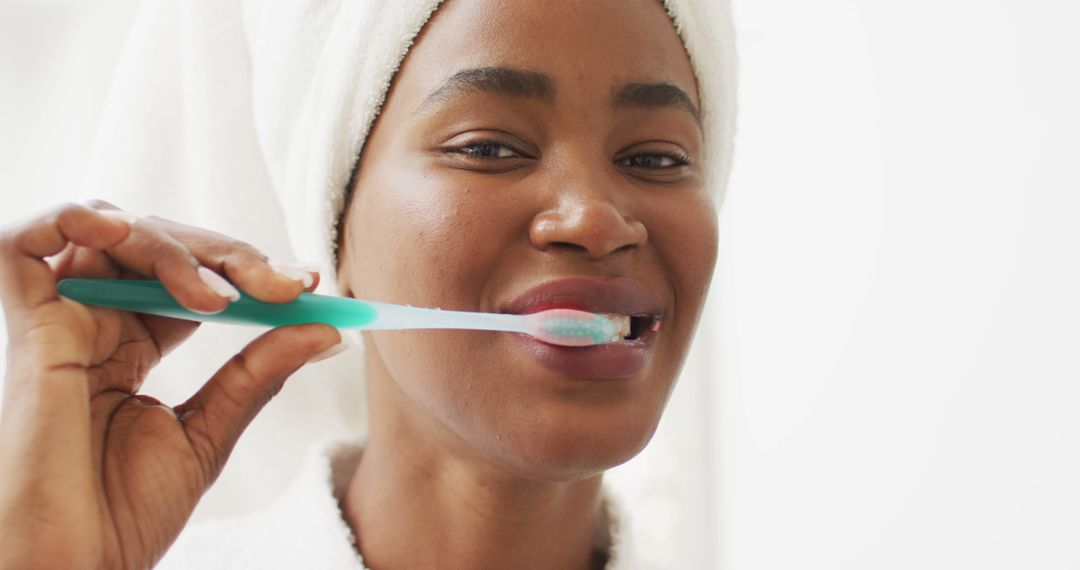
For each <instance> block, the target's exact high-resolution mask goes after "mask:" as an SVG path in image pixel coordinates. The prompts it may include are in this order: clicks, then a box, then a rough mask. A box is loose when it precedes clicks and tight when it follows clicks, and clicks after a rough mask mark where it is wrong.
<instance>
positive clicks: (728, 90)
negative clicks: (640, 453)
mask: <svg viewBox="0 0 1080 570" xmlns="http://www.w3.org/2000/svg"><path fill="white" fill-rule="evenodd" d="M441 1H442V0H276V1H271V0H239V1H233V2H222V1H221V0H146V2H145V3H144V4H142V5H141V7H140V13H139V16H138V17H137V18H136V20H135V24H134V27H133V29H132V32H131V35H130V37H129V39H128V44H127V46H126V49H125V54H124V56H123V57H122V59H121V61H120V62H118V65H117V67H116V71H115V76H114V79H113V84H112V88H111V90H110V94H109V97H108V99H107V102H106V106H105V108H104V110H103V114H102V118H101V121H100V125H99V134H98V139H97V141H96V144H95V150H94V153H93V155H92V156H91V157H90V160H89V162H88V170H87V172H86V176H85V178H84V183H83V185H82V187H81V194H82V196H83V197H84V198H88V197H102V198H105V199H107V200H110V201H112V202H114V203H116V204H117V205H118V206H121V207H123V208H126V209H128V210H130V211H134V212H136V213H139V214H159V215H162V216H164V217H168V218H170V219H174V220H177V221H181V222H183V223H187V224H192V225H197V226H201V227H206V228H210V229H214V230H217V231H220V232H222V233H225V234H227V235H230V236H233V237H236V238H238V239H241V240H244V241H247V242H249V243H251V244H253V245H255V246H257V247H258V248H259V249H261V250H262V251H264V252H265V253H267V254H268V255H270V256H271V257H276V258H279V259H282V260H285V261H288V260H290V259H300V260H303V261H306V262H312V263H316V264H319V265H320V266H322V269H323V280H322V284H321V285H320V289H319V290H320V292H323V293H330V294H336V293H338V291H337V287H336V272H335V266H334V264H335V257H334V255H335V251H334V244H335V242H336V236H335V230H336V222H337V219H338V217H339V215H340V214H341V208H342V205H343V201H344V195H345V191H346V185H347V183H348V180H349V176H350V174H351V173H352V169H353V166H354V165H355V161H356V159H357V157H358V156H359V153H360V151H361V147H362V145H363V142H364V140H365V139H366V137H367V134H368V131H369V130H370V128H371V126H372V124H373V122H374V120H375V118H376V116H377V113H378V110H379V108H380V105H381V103H382V101H383V99H384V97H385V96H386V91H387V89H388V86H389V84H390V81H391V79H392V77H393V74H394V72H395V71H396V70H397V69H398V67H399V66H400V64H401V63H402V61H403V59H404V57H405V55H406V54H407V52H408V49H409V47H410V45H411V43H412V41H413V40H414V39H415V37H416V35H417V34H418V33H419V31H420V30H421V28H422V27H423V25H424V23H425V22H426V21H427V20H428V18H429V17H430V16H431V14H432V13H433V12H434V11H435V10H436V9H437V8H438V5H439V4H440V3H441ZM451 1H452V0H451ZM522 1H526V0H522ZM537 1H540V0H537ZM662 1H663V3H664V4H665V6H666V7H667V9H668V13H669V14H670V15H671V17H672V20H673V21H674V23H675V26H676V29H677V30H678V31H679V33H680V36H681V37H682V38H683V41H684V44H685V45H686V49H687V52H688V54H689V56H690V59H691V62H692V64H693V66H694V70H695V73H696V75H697V79H698V89H699V95H700V97H701V101H702V109H701V111H702V120H703V126H704V130H705V141H706V156H705V159H704V160H705V163H706V176H707V180H708V182H709V184H711V186H712V189H713V191H714V194H715V196H716V202H717V204H718V205H719V204H720V203H722V200H723V195H724V191H725V188H726V185H727V178H728V174H729V171H730V167H731V157H732V147H733V138H734V115H735V52H734V35H733V30H732V22H731V15H730V6H729V0H662ZM283 228H284V229H285V231H282V229H283ZM212 327H213V326H212ZM253 336H254V333H253V332H251V331H250V330H249V329H242V328H236V327H214V329H213V334H212V336H207V335H204V334H202V333H200V335H196V337H195V338H194V339H192V340H191V341H189V342H188V343H187V344H185V345H184V346H183V347H181V348H180V349H179V350H178V351H177V352H176V353H174V355H172V356H171V357H170V358H168V359H166V361H165V362H164V363H163V364H162V365H161V366H160V367H159V368H158V369H156V370H155V371H154V373H153V374H152V378H151V379H150V381H149V382H148V386H147V389H148V390H150V391H151V392H152V393H154V394H155V395H157V396H160V397H161V398H162V399H163V401H166V402H168V403H171V404H176V403H179V402H180V401H183V399H186V398H187V396H189V395H190V394H191V393H192V392H194V390H195V389H197V388H198V387H199V386H200V385H201V384H202V382H203V381H205V379H206V378H207V377H209V374H210V372H212V370H213V369H214V368H216V367H217V366H218V365H220V363H222V362H224V361H225V360H226V359H227V358H228V356H230V355H231V354H232V353H233V352H235V351H236V350H237V349H238V348H239V347H240V346H241V344H242V343H243V342H246V341H247V340H250V338H251V337H253ZM357 336H358V335H355V336H352V337H351V338H352V339H353V341H354V343H355V342H356V340H357ZM356 352H357V351H354V353H353V354H352V355H349V354H348V353H346V355H345V356H342V357H337V358H335V359H332V360H330V361H328V362H326V363H324V364H319V365H318V366H317V367H316V368H315V369H314V370H311V369H304V370H301V371H300V372H299V373H298V374H297V375H296V376H295V377H294V379H293V380H291V381H290V382H289V383H288V384H287V385H286V388H285V389H284V390H283V391H282V393H281V394H280V395H279V396H278V397H277V398H276V400H275V402H273V403H272V404H271V405H269V406H268V407H267V408H266V409H265V410H264V411H263V412H262V413H261V414H260V415H259V416H258V418H256V420H255V422H254V423H253V424H252V426H251V428H249V430H248V431H247V432H246V433H245V435H244V437H243V438H241V441H240V443H239V444H238V446H237V448H236V450H234V452H233V456H232V459H231V460H230V462H229V465H228V466H227V468H226V471H225V472H224V473H223V474H222V476H221V477H220V478H219V479H218V481H217V483H216V484H215V487H214V489H212V490H211V492H210V494H209V495H208V496H207V500H205V501H204V502H203V503H202V504H201V505H200V510H197V511H196V517H195V518H196V519H197V518H199V516H200V514H203V515H211V514H212V515H228V514H235V513H239V512H247V511H250V510H252V509H253V508H255V507H257V506H260V505H261V504H262V502H263V498H264V497H266V496H268V495H270V494H272V493H274V492H275V491H280V490H282V489H284V488H285V487H286V485H287V483H288V482H289V478H290V476H291V475H292V474H293V472H294V470H295V465H294V462H293V460H292V458H294V457H296V456H298V455H299V454H301V450H302V449H303V448H304V447H305V446H306V444H307V442H309V441H313V440H317V439H321V438H324V437H346V436H350V435H358V434H359V433H360V432H362V431H363V429H364V428H363V426H362V424H363V423H364V407H365V405H366V403H365V401H364V398H363V389H362V387H360V382H359V381H358V380H359V377H360V375H361V373H360V372H358V371H359V370H361V369H362V368H361V366H362V363H361V361H360V355H359V354H357V353H356ZM328 410H329V412H328ZM282 426H285V428H284V429H283V427H282ZM693 431H694V430H688V432H693ZM245 462H247V463H245ZM267 467H270V468H269V469H268V468H267ZM672 546H673V547H678V546H681V547H694V546H696V547H698V548H704V547H705V545H672Z"/></svg>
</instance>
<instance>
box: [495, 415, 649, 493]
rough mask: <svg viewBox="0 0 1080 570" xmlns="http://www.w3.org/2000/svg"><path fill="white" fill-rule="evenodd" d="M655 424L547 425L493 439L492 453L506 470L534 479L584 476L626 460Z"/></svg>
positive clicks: (579, 477) (560, 479) (562, 478)
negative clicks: (543, 428) (539, 428)
mask: <svg viewBox="0 0 1080 570" xmlns="http://www.w3.org/2000/svg"><path fill="white" fill-rule="evenodd" d="M655 431H656V423H655V422H648V423H627V422H626V421H623V422H618V423H616V424H615V425H612V426H609V427H602V428H598V427H596V422H595V421H594V422H581V423H580V424H577V425H572V424H571V425H558V426H549V429H546V430H536V431H530V432H528V433H522V434H520V435H519V436H518V437H514V438H510V437H507V436H506V434H504V435H503V437H501V438H500V439H499V440H497V447H498V449H497V450H496V453H497V454H498V455H499V456H500V462H501V463H503V464H504V465H505V466H506V467H507V469H508V470H510V471H512V472H513V473H515V474H517V475H519V476H521V477H523V478H527V479H533V480H538V481H573V480H580V479H586V478H589V477H593V476H596V475H599V474H601V473H603V472H604V471H606V470H608V469H611V468H612V467H616V466H618V465H622V464H623V463H626V462H627V461H629V460H630V459H632V458H633V457H634V456H636V455H637V454H638V453H640V452H641V450H642V449H644V448H645V446H646V444H648V442H649V440H650V439H651V438H652V435H653V433H654V432H655Z"/></svg>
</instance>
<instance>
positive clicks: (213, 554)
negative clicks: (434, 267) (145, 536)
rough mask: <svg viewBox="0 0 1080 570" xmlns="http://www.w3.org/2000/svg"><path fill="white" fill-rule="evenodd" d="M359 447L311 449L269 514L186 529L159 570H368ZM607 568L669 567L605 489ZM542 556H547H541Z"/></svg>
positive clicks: (332, 444)
mask: <svg viewBox="0 0 1080 570" xmlns="http://www.w3.org/2000/svg"><path fill="white" fill-rule="evenodd" d="M362 451H363V449H362V446H361V445H360V444H356V443H349V442H346V441H335V440H327V441H324V442H323V443H321V444H319V445H316V446H314V447H312V449H311V450H310V452H309V453H308V456H307V459H306V461H305V463H304V467H303V469H302V470H301V472H300V474H299V476H298V477H297V478H296V480H295V481H294V482H293V483H292V485H291V486H290V487H289V490H288V491H287V492H286V493H285V494H284V495H282V496H281V497H280V498H279V499H278V500H277V501H275V502H274V503H273V504H272V505H270V506H268V507H267V508H265V509H262V510H259V511H257V512H254V513H251V514H248V515H246V516H243V517H236V518H232V519H226V520H212V521H208V522H206V523H203V524H201V525H197V526H195V527H193V528H189V529H187V530H185V532H184V533H183V534H182V535H180V538H179V539H178V540H177V541H176V543H174V544H173V546H172V548H170V549H169V551H168V552H167V553H166V554H165V557H164V558H162V560H161V561H160V562H159V563H158V564H157V565H156V566H155V568H156V569H157V570H193V569H196V568H197V569H198V570H218V569H220V570H239V569H251V570H256V569H257V570H278V569H281V570H293V569H296V568H304V569H312V570H316V569H334V570H367V566H365V565H364V561H363V556H361V555H360V554H359V553H358V552H357V551H356V549H355V547H354V545H355V543H356V538H355V537H354V536H353V534H352V530H351V529H350V528H349V526H348V525H347V524H346V523H345V520H344V518H343V517H342V513H341V509H340V507H339V505H338V501H339V500H340V498H341V497H342V496H343V494H344V492H345V489H346V488H347V485H348V482H349V478H350V477H351V476H352V473H353V471H354V470H355V469H356V465H357V463H358V462H359V461H360V455H361V453H362ZM604 505H605V510H606V512H607V516H608V526H607V528H608V536H607V541H608V554H609V559H608V564H607V566H606V567H605V568H606V569H607V570H653V569H657V568H663V566H661V565H658V564H657V563H656V562H655V561H651V560H649V559H648V558H647V557H646V556H645V555H644V553H642V552H640V551H639V550H638V549H637V547H638V544H637V543H636V542H635V540H634V538H633V537H632V536H631V535H630V532H631V529H628V528H624V526H623V525H620V524H619V521H621V520H623V519H624V518H625V517H626V516H628V513H626V512H625V510H624V507H623V506H622V503H621V502H620V501H619V499H618V497H617V495H615V494H614V493H613V492H612V491H611V490H608V489H605V494H604ZM538 555H542V554H540V553H538Z"/></svg>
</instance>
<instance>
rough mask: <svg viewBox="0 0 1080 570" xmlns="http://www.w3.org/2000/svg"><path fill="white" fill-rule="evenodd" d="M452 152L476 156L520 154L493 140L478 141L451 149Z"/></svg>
mask: <svg viewBox="0 0 1080 570" xmlns="http://www.w3.org/2000/svg"><path fill="white" fill-rule="evenodd" d="M453 150H454V152H457V153H461V154H464V155H467V156H475V157H477V158H513V157H515V156H520V155H519V154H518V153H517V152H515V151H514V150H513V149H511V148H510V147H508V146H506V145H504V144H500V143H497V142H494V141H478V142H473V143H468V144H465V145H462V146H459V147H457V148H455V149H453Z"/></svg>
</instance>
